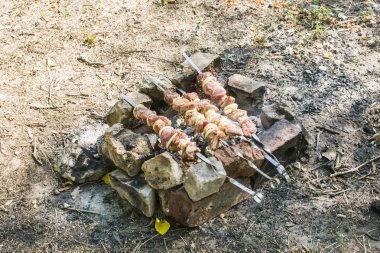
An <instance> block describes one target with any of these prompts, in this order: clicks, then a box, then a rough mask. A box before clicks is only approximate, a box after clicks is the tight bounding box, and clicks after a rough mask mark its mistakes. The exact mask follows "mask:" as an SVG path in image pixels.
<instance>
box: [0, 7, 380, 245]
mask: <svg viewBox="0 0 380 253" xmlns="http://www.w3.org/2000/svg"><path fill="white" fill-rule="evenodd" d="M313 2H314V5H312V4H313V3H312V2H311V1H289V2H282V1H276V2H275V1H271V0H270V1H259V0H257V1H238V0H237V1H213V0H210V1H200V0H198V1H197V0H195V1H185V0H183V1H181V0H178V1H177V3H176V4H174V5H169V6H165V7H162V6H161V5H160V3H159V1H147V0H141V1H131V0H124V1H123V0H119V1H118V0H100V1H66V0H61V1H60V0H55V1H54V0H52V1H10V0H2V1H0V10H1V11H0V48H1V50H0V168H1V170H0V180H1V187H0V251H1V252H131V251H133V250H135V251H142V252H165V251H168V252H227V251H238V252H380V243H379V241H378V238H380V216H379V215H377V214H375V213H374V212H372V211H371V210H370V203H371V202H372V201H373V200H376V199H377V200H379V198H380V195H379V194H380V190H379V189H380V181H379V168H380V167H379V164H378V161H377V164H376V162H374V163H369V164H368V166H365V167H363V168H362V169H361V170H359V171H358V172H357V173H351V174H347V175H345V176H342V177H338V178H336V179H335V180H333V179H332V178H330V174H332V173H334V172H336V171H344V170H347V169H350V168H353V167H355V166H357V165H359V164H361V163H363V162H365V161H368V160H369V159H371V158H374V157H376V156H378V155H379V154H380V150H379V142H376V141H371V140H369V139H370V138H371V137H372V136H373V135H374V134H375V133H376V132H378V131H379V130H380V128H379V127H380V122H379V114H380V94H379V91H380V82H379V81H380V76H379V74H380V62H379V59H380V52H379V43H380V28H379V4H378V3H376V2H372V1H313ZM315 4H320V6H323V8H320V7H318V6H317V7H315V6H316V5H315ZM315 8H317V10H316V9H315ZM303 9H306V10H309V11H302V10H303ZM326 9H327V11H326ZM310 10H314V11H310ZM330 11H331V13H330ZM326 13H327V14H326ZM198 50H201V51H204V52H212V53H218V54H221V55H222V56H223V58H222V69H221V71H220V76H221V77H228V76H229V75H231V74H233V73H240V74H245V75H248V76H252V77H255V78H259V79H261V80H262V81H263V82H266V83H267V85H268V94H267V99H268V101H277V102H283V103H287V104H288V105H289V106H290V107H291V108H292V109H293V110H294V112H295V113H296V115H297V117H298V118H299V119H301V120H302V121H303V122H304V124H305V127H306V128H307V130H308V131H309V132H310V134H311V135H312V136H313V137H314V138H315V140H316V141H315V143H314V144H313V145H311V146H310V147H309V149H308V151H307V154H305V155H304V156H303V157H300V161H301V163H300V166H296V168H294V167H293V168H290V174H291V176H292V177H293V178H294V179H295V181H296V182H295V183H294V184H293V185H286V184H285V183H283V184H282V186H281V187H280V188H278V189H276V190H271V189H269V188H264V189H263V190H264V192H265V193H266V195H267V198H266V201H265V203H264V204H263V205H262V206H257V205H255V204H254V203H253V201H247V202H244V203H242V204H240V205H238V206H237V207H234V208H233V209H232V210H231V211H229V212H228V213H226V214H225V215H223V216H221V217H219V218H216V219H214V220H212V221H210V222H208V223H206V224H204V225H202V226H201V227H199V228H197V229H187V228H184V227H181V226H179V225H176V224H174V222H173V221H171V222H172V229H171V230H170V231H169V233H168V234H167V235H166V236H165V237H161V236H156V233H155V232H154V230H153V225H152V221H151V220H150V219H147V218H144V217H142V216H141V215H140V214H138V213H136V212H134V211H133V210H132V209H131V208H130V207H129V206H128V205H127V204H126V203H125V202H123V201H122V200H120V199H119V198H118V197H117V196H116V194H115V193H114V192H113V191H112V190H111V189H110V188H109V187H108V186H105V185H102V183H96V184H86V185H82V186H76V187H73V188H71V189H70V190H69V191H66V192H63V193H61V194H60V195H58V196H56V195H54V194H53V193H54V190H56V189H58V188H61V187H62V185H63V183H64V181H63V180H62V179H61V178H60V176H59V175H57V174H56V173H55V172H54V170H53V167H54V164H53V161H54V155H53V154H54V151H56V150H59V149H60V148H62V147H63V145H64V143H65V142H67V141H70V140H71V139H72V137H73V134H75V133H78V132H80V133H82V134H83V133H85V132H86V128H85V126H86V125H95V124H99V123H100V122H101V120H100V118H101V117H103V116H104V115H105V114H106V112H107V111H108V110H109V108H110V107H111V106H112V105H113V104H114V103H115V101H117V98H118V95H119V94H120V93H122V92H127V91H132V90H134V89H135V88H136V87H137V85H138V84H139V83H140V82H141V80H142V77H143V76H144V75H146V74H147V73H152V74H154V73H166V74H168V75H169V76H170V75H172V74H173V73H174V72H175V71H176V70H178V69H179V64H178V63H180V62H182V61H183V59H182V57H181V53H182V52H183V51H188V52H195V51H198ZM79 58H82V59H85V62H84V61H83V60H79ZM326 129H327V130H326ZM331 130H332V131H331ZM91 137H92V138H93V137H94V136H93V135H90V136H89V138H91ZM328 149H330V150H335V151H339V152H337V153H338V154H339V157H340V164H337V161H336V160H335V161H328V160H326V159H325V158H323V157H321V154H322V153H323V152H325V151H326V150H328ZM334 162H335V163H334ZM85 190H86V192H96V193H97V194H99V192H101V194H100V195H101V196H102V197H104V198H99V199H97V198H95V199H92V197H91V196H93V195H91V194H90V195H89V196H87V197H86V196H82V195H80V194H79V195H78V192H79V191H82V192H85ZM89 199H90V202H88V203H87V202H86V201H89ZM104 199H106V200H107V201H106V202H105V201H104ZM70 201H71V203H73V204H77V205H83V206H84V207H86V208H90V210H96V211H97V212H98V213H101V214H103V215H99V214H90V213H78V212H70V211H67V210H62V209H60V208H59V206H60V205H62V204H63V203H65V202H70ZM91 208H92V209H91Z"/></svg>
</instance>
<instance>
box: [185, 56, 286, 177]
mask: <svg viewBox="0 0 380 253" xmlns="http://www.w3.org/2000/svg"><path fill="white" fill-rule="evenodd" d="M183 56H184V57H185V59H186V61H187V62H188V63H189V64H190V65H191V66H192V67H193V68H194V69H195V70H196V71H197V72H198V74H202V71H201V70H200V69H199V68H198V66H197V65H195V63H194V62H193V61H192V60H191V59H190V57H189V56H188V55H187V54H186V53H185V52H184V53H183ZM244 139H245V140H247V141H249V140H248V139H247V138H244ZM252 139H253V141H254V142H256V144H255V143H253V142H251V141H249V142H250V143H251V144H252V145H253V146H254V147H255V148H259V149H261V150H263V151H264V152H265V155H264V158H265V159H266V160H267V161H268V162H270V163H271V164H272V165H273V166H274V167H275V168H276V170H277V172H278V173H279V174H280V175H282V176H283V177H284V178H285V179H286V181H287V182H288V183H290V182H291V181H292V180H291V179H290V177H289V175H288V173H287V172H286V170H285V168H284V166H282V165H281V163H280V162H279V161H278V160H277V158H276V157H275V156H274V155H273V154H272V152H271V151H270V150H269V148H268V147H266V146H265V145H264V144H263V143H262V142H261V141H260V139H259V137H258V136H257V135H256V134H253V135H252ZM260 146H261V147H260Z"/></svg>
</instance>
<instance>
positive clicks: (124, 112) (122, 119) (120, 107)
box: [106, 92, 152, 128]
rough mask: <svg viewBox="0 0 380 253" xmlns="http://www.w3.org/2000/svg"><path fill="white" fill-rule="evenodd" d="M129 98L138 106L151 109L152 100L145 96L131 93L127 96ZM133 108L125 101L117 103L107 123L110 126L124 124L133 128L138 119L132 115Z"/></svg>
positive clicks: (109, 114)
mask: <svg viewBox="0 0 380 253" xmlns="http://www.w3.org/2000/svg"><path fill="white" fill-rule="evenodd" d="M126 95H127V96H128V97H130V98H131V99H133V100H134V101H135V102H136V103H137V104H144V105H145V106H147V107H150V106H151V104H152V100H151V99H150V98H149V97H148V96H147V95H145V94H142V93H139V92H129V93H127V94H126ZM132 111H133V108H132V107H131V106H130V105H129V104H128V103H127V102H126V101H124V100H120V101H119V102H117V103H116V104H115V105H114V106H113V107H112V108H111V110H110V111H109V112H108V114H107V116H106V122H107V124H108V125H109V126H112V125H114V124H117V123H122V124H123V125H124V127H128V128H130V127H132V126H133V125H134V124H135V122H136V119H135V118H134V117H133V114H132Z"/></svg>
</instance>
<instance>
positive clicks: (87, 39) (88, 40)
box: [86, 36, 95, 44]
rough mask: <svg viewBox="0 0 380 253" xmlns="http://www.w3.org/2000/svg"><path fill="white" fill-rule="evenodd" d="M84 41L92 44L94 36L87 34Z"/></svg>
mask: <svg viewBox="0 0 380 253" xmlns="http://www.w3.org/2000/svg"><path fill="white" fill-rule="evenodd" d="M86 42H87V43H88V44H93V43H94V42H95V37H93V36H87V38H86Z"/></svg>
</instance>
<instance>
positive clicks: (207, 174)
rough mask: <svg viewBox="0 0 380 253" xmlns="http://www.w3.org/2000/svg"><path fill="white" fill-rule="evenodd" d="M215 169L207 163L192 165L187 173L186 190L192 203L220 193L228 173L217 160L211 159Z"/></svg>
mask: <svg viewBox="0 0 380 253" xmlns="http://www.w3.org/2000/svg"><path fill="white" fill-rule="evenodd" d="M209 159H210V160H211V161H212V162H213V164H215V165H216V166H215V167H212V166H210V165H208V164H207V163H205V162H203V161H202V162H200V163H196V164H192V165H191V166H190V167H189V169H188V170H187V172H186V179H185V183H184V187H185V190H186V192H187V194H189V197H190V199H191V200H192V201H198V200H201V199H203V198H205V197H207V196H210V195H211V194H213V193H216V192H218V191H219V189H220V187H221V186H222V185H223V183H224V180H225V179H226V175H227V173H226V171H225V170H224V168H223V165H222V163H221V162H219V161H218V160H217V159H216V158H214V157H211V158H209Z"/></svg>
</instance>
